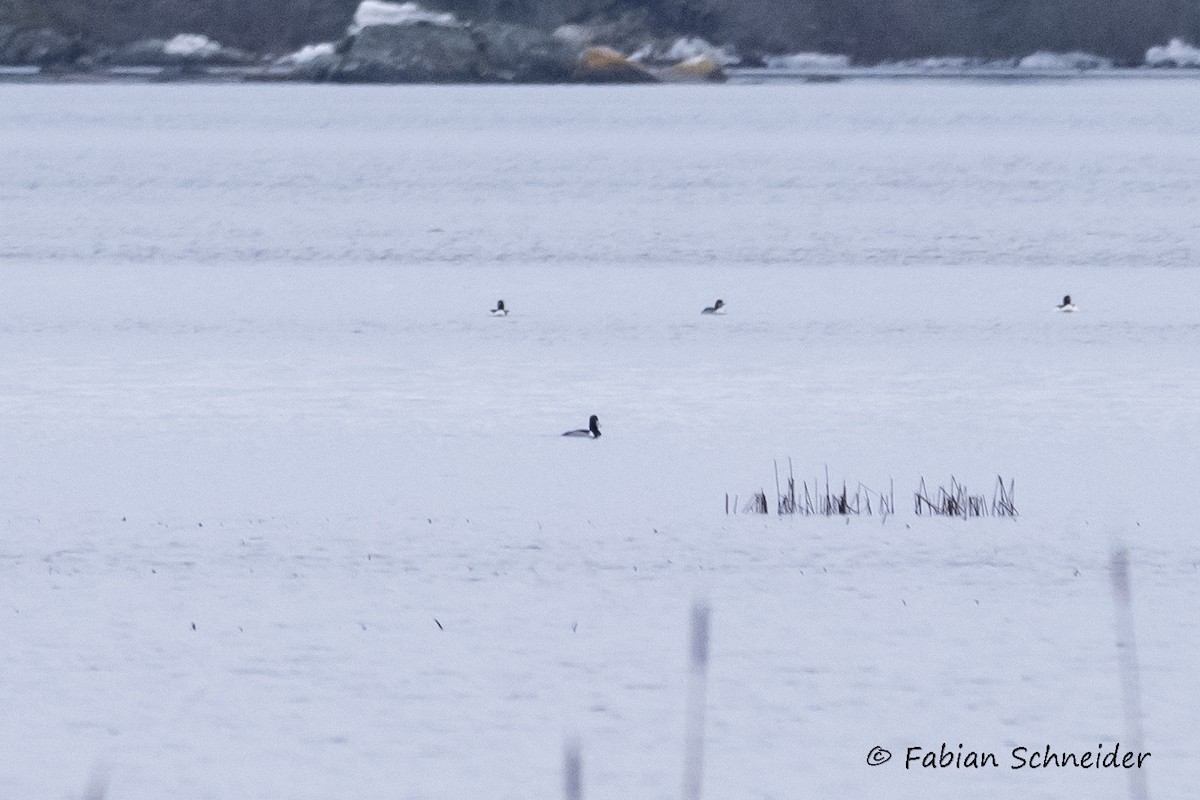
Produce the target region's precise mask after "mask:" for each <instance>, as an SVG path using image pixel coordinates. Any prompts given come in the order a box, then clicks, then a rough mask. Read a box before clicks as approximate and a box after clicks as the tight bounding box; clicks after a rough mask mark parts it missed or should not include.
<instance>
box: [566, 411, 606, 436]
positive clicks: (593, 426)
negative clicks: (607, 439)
mask: <svg viewBox="0 0 1200 800" xmlns="http://www.w3.org/2000/svg"><path fill="white" fill-rule="evenodd" d="M563 436H582V437H587V438H588V439H599V438H600V418H599V417H597V416H596V415H595V414H592V416H591V417H590V418H589V419H588V426H587V427H586V428H580V429H578V430H574V431H567V432H566V433H564V434H563Z"/></svg>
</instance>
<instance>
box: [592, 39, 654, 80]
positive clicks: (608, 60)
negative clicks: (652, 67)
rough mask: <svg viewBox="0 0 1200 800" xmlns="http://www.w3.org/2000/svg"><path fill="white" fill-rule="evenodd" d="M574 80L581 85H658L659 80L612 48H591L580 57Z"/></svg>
mask: <svg viewBox="0 0 1200 800" xmlns="http://www.w3.org/2000/svg"><path fill="white" fill-rule="evenodd" d="M572 79H573V80H575V81H578V82H580V83H657V82H658V78H657V77H655V76H654V75H653V74H651V73H650V71H649V70H647V69H646V68H645V67H643V66H642V65H641V64H637V63H634V62H633V61H630V60H629V59H628V58H626V57H625V56H623V55H622V54H620V53H618V52H617V51H616V50H613V49H612V48H611V47H589V48H588V49H586V50H584V51H583V54H582V55H580V56H579V61H578V62H577V63H576V65H575V72H574V73H573V75H572Z"/></svg>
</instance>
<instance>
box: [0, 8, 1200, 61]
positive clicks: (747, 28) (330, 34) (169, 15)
mask: <svg viewBox="0 0 1200 800" xmlns="http://www.w3.org/2000/svg"><path fill="white" fill-rule="evenodd" d="M357 5H358V0H0V23H8V24H16V25H18V26H22V27H24V26H30V25H44V26H49V27H53V28H57V29H59V30H61V31H63V32H66V33H72V34H79V35H81V36H83V37H84V38H85V39H87V40H88V41H92V42H95V43H97V44H121V43H125V42H129V41H132V40H134V39H139V38H145V37H151V36H160V37H162V36H171V35H173V34H176V33H179V32H189V33H203V34H206V35H208V36H210V37H212V38H214V39H216V40H218V41H220V42H222V43H223V44H227V45H232V46H235V47H241V48H245V49H248V50H253V51H259V52H265V51H279V50H283V49H288V48H292V47H296V46H298V45H302V44H306V43H309V42H316V41H329V40H333V39H337V38H339V37H340V36H341V34H342V32H343V31H344V30H345V28H346V25H347V23H348V22H349V20H350V18H351V16H352V15H353V13H354V9H355V7H356V6H357ZM423 5H425V6H427V7H429V8H434V9H439V10H442V9H444V10H449V11H454V12H455V13H457V14H459V15H460V16H461V17H463V18H465V19H475V20H485V19H499V20H503V21H508V22H521V23H525V24H529V25H533V26H535V27H540V28H546V29H551V28H554V27H556V26H558V25H561V24H564V23H567V22H576V23H581V22H584V23H585V22H590V21H595V20H617V19H622V18H624V19H625V20H626V21H627V22H630V21H634V22H636V23H637V24H638V25H640V26H642V27H644V28H645V31H646V33H647V34H652V35H663V36H666V35H676V34H694V35H701V36H704V37H705V38H708V39H709V40H710V41H713V42H714V43H717V44H723V43H727V42H732V43H735V44H737V45H738V46H739V47H740V48H741V49H742V50H743V51H745V52H748V53H762V52H780V53H781V52H795V51H800V50H818V51H824V52H830V53H845V54H848V55H850V56H852V57H853V58H854V60H855V61H856V62H859V63H873V62H877V61H881V60H893V59H904V58H919V57H923V56H934V55H960V56H978V57H986V58H1005V57H1014V56H1021V55H1026V54H1028V53H1030V52H1033V51H1035V50H1055V51H1068V50H1084V51H1088V52H1092V53H1096V54H1098V55H1103V56H1108V57H1110V58H1113V59H1115V60H1116V61H1118V63H1140V62H1141V60H1142V57H1143V55H1144V54H1145V51H1146V48H1147V47H1149V46H1150V45H1153V44H1161V43H1165V42H1166V41H1167V40H1168V39H1169V38H1171V37H1175V36H1178V37H1182V38H1184V39H1187V40H1190V41H1191V42H1193V43H1197V42H1200V0H641V1H640V2H639V1H638V0H625V1H624V2H623V1H622V0H430V2H427V3H423Z"/></svg>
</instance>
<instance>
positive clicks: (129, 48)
mask: <svg viewBox="0 0 1200 800" xmlns="http://www.w3.org/2000/svg"><path fill="white" fill-rule="evenodd" d="M166 47H167V40H166V39H139V40H137V41H136V42H130V43H129V44H126V45H122V46H121V47H118V48H116V49H115V50H112V51H111V52H109V53H107V54H106V55H105V56H104V57H103V63H104V64H106V65H109V66H117V67H181V68H187V67H198V66H200V67H242V66H248V65H250V64H253V63H254V62H255V61H256V59H255V57H254V56H253V55H251V54H250V53H246V52H244V51H242V50H238V49H236V48H233V47H222V46H220V45H216V46H215V47H214V48H213V49H211V50H205V51H203V52H198V53H188V54H185V53H168V52H167V50H166Z"/></svg>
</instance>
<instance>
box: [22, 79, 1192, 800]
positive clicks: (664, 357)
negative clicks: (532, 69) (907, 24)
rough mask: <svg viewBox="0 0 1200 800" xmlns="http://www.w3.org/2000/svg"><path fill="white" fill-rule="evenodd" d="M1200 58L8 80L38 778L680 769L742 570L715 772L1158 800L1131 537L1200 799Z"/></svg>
mask: <svg viewBox="0 0 1200 800" xmlns="http://www.w3.org/2000/svg"><path fill="white" fill-rule="evenodd" d="M1198 101H1200V81H1195V82H1193V81H1185V80H1180V81H1138V80H1129V79H1125V80H1113V81H1104V80H1094V81H1075V82H1072V81H1059V82H1055V81H1044V82H1030V81H1026V82H1017V83H996V82H968V81H961V82H960V81H929V82H920V81H903V82H886V81H879V82H861V83H859V82H844V83H838V84H798V85H772V86H726V87H653V88H645V87H641V88H596V87H587V88H585V87H531V88H498V87H490V88H455V87H437V88H427V87H410V88H378V87H376V88H353V87H302V86H50V85H33V86H26V85H20V86H15V85H8V86H2V85H0V453H2V454H3V456H2V457H0V641H2V642H4V657H3V659H2V660H0V708H3V713H2V714H0V798H8V797H13V798H17V797H21V798H27V797H69V796H78V795H79V794H80V793H82V792H83V790H84V787H85V786H86V785H87V784H88V782H89V780H99V781H101V782H104V781H107V783H108V785H109V787H110V791H109V796H110V797H112V798H122V800H124V799H125V798H146V799H147V800H149V798H162V797H195V798H210V797H211V798H223V799H224V798H264V799H265V798H280V797H289V798H314V799H315V798H329V797H350V796H355V797H362V798H385V797H386V798H395V797H403V798H410V797H411V798H439V799H440V798H445V799H446V800H459V799H460V798H464V797H494V798H528V797H534V796H539V797H554V796H558V795H560V794H561V775H560V761H561V750H562V744H563V741H564V738H565V737H569V736H575V737H578V739H579V740H580V742H581V745H582V747H583V753H584V776H585V779H584V784H585V796H587V797H594V798H604V797H612V798H617V797H622V798H623V797H639V798H648V799H656V798H673V797H678V795H679V785H680V778H681V776H682V758H683V731H684V707H685V699H686V692H685V687H686V676H687V660H686V656H687V652H686V635H687V630H686V623H687V615H688V611H689V606H690V604H691V602H692V600H693V598H697V597H699V598H706V599H707V600H708V601H709V602H710V604H711V605H712V609H713V637H712V647H713V649H712V674H711V676H710V682H709V687H708V741H707V754H708V759H707V763H706V768H705V778H706V789H705V796H706V797H710V798H801V797H873V798H876V797H877V798H905V799H908V798H912V799H913V800H916V798H922V800H924V799H925V798H934V799H935V800H936V799H938V798H945V799H946V800H950V799H951V798H954V799H955V800H957V798H961V797H963V796H966V795H968V794H971V793H974V794H979V795H981V796H988V797H997V798H1021V800H1034V799H1037V798H1046V799H1047V800H1049V798H1055V799H1058V798H1063V797H1088V798H1097V799H1098V800H1118V799H1119V798H1125V797H1127V796H1128V795H1127V788H1126V779H1127V776H1126V774H1125V773H1124V771H1123V770H1115V771H1114V770H1030V769H1025V770H1011V769H1009V765H1010V764H1011V763H1012V760H1011V759H1010V758H1009V757H1008V755H1007V754H1008V753H1009V751H1011V749H1012V748H1013V747H1017V746H1026V747H1029V748H1031V749H1041V748H1044V747H1045V746H1046V745H1047V744H1049V745H1051V747H1052V749H1054V750H1055V751H1058V752H1061V751H1072V752H1079V753H1083V752H1094V751H1096V749H1097V746H1098V745H1103V746H1104V747H1109V748H1111V747H1112V745H1113V744H1114V743H1116V742H1118V741H1119V742H1121V743H1122V748H1123V749H1125V748H1127V747H1128V746H1129V740H1128V729H1127V724H1126V722H1125V720H1124V716H1123V710H1122V709H1123V705H1122V698H1121V693H1120V687H1121V684H1120V680H1119V677H1118V671H1117V647H1116V635H1117V634H1116V629H1115V624H1114V612H1113V601H1112V595H1111V591H1110V588H1109V576H1108V571H1107V563H1108V558H1109V554H1110V551H1111V548H1112V547H1113V546H1115V545H1116V544H1117V543H1124V544H1126V545H1128V546H1129V547H1130V548H1131V552H1132V574H1133V589H1134V591H1133V594H1134V603H1135V608H1134V612H1135V621H1136V623H1137V626H1138V637H1139V641H1138V645H1139V650H1138V655H1139V658H1140V662H1141V665H1142V676H1141V679H1142V691H1143V700H1144V705H1145V719H1144V727H1145V731H1146V745H1145V749H1146V750H1149V751H1151V752H1153V756H1152V757H1151V758H1150V759H1149V762H1148V766H1147V772H1146V776H1147V778H1148V780H1149V783H1150V786H1151V789H1152V790H1153V792H1154V795H1155V796H1159V797H1183V796H1186V795H1187V794H1188V792H1190V791H1191V787H1193V786H1195V785H1196V784H1197V782H1200V762H1197V759H1196V758H1195V752H1196V751H1197V749H1198V748H1200V740H1198V737H1197V732H1196V728H1195V724H1194V710H1195V708H1196V705H1197V700H1198V699H1200V698H1198V697H1197V692H1196V689H1195V688H1194V687H1195V680H1194V676H1195V675H1196V674H1197V671H1198V670H1200V647H1198V646H1197V645H1196V642H1197V633H1198V630H1197V621H1196V615H1195V612H1194V609H1195V608H1197V607H1200V569H1198V568H1197V564H1200V544H1197V537H1198V536H1200V529H1198V528H1200V525H1198V523H1197V522H1196V519H1195V515H1194V511H1193V506H1194V503H1195V496H1196V491H1197V486H1198V485H1200V359H1198V358H1197V356H1198V354H1200V308H1198V306H1197V302H1196V300H1197V295H1198V294H1200V273H1198V272H1197V256H1198V255H1200V213H1198V212H1200V147H1197V146H1196V143H1197V141H1198V134H1200V102H1198ZM1066 293H1070V294H1072V296H1073V297H1074V298H1075V300H1076V302H1077V304H1078V305H1079V309H1080V310H1079V312H1078V313H1076V314H1074V315H1064V314H1059V313H1056V312H1054V311H1053V310H1052V308H1053V306H1054V304H1055V303H1057V302H1058V301H1059V300H1060V298H1061V297H1062V295H1064V294H1066ZM717 297H721V298H723V299H724V300H725V301H726V303H727V306H728V314H727V315H725V316H724V317H701V316H700V314H699V310H700V309H701V308H703V307H704V306H706V305H710V304H711V303H712V302H713V300H715V299H716V298H717ZM498 298H504V299H505V300H506V302H507V304H508V306H509V308H510V309H512V314H511V315H510V316H508V317H507V318H503V319H493V318H491V317H489V316H488V315H487V310H488V309H489V308H491V307H492V306H493V305H494V303H495V301H496V300H497V299H498ZM593 413H595V414H598V415H599V416H600V424H601V428H602V430H603V434H604V435H603V437H602V438H601V439H600V440H599V441H595V442H592V441H582V440H572V439H562V438H560V437H559V436H558V434H559V433H560V432H561V431H563V430H566V429H568V428H575V427H579V426H581V425H584V424H586V421H587V417H588V415H589V414H593ZM788 457H791V458H792V459H793V462H794V464H795V469H796V471H797V472H798V473H799V474H798V475H797V478H798V479H800V478H806V479H808V480H809V481H810V483H811V480H812V478H813V477H815V476H816V475H818V474H819V475H820V476H821V477H822V479H823V477H824V470H825V468H826V466H828V468H829V471H830V474H831V480H832V481H834V482H835V483H837V484H839V485H840V482H841V481H842V480H843V479H844V480H847V481H849V483H850V485H851V486H854V485H855V483H856V482H857V481H860V480H861V481H863V482H864V483H865V484H867V485H868V486H871V487H873V488H876V489H880V488H884V487H886V486H888V485H889V483H890V482H893V481H894V485H895V494H896V501H897V513H896V515H895V516H893V517H890V518H888V519H886V520H881V519H880V518H879V517H869V518H868V517H862V518H854V519H851V520H849V522H848V523H847V522H846V521H843V520H840V519H835V520H810V519H786V520H779V519H776V518H774V517H765V518H764V517H760V516H754V515H738V516H726V514H725V495H726V493H727V492H728V493H731V494H736V495H737V496H738V497H739V498H740V499H743V500H744V498H745V497H746V496H747V495H748V494H749V493H751V492H754V491H757V490H759V489H760V488H763V489H765V490H766V492H767V494H768V495H770V496H772V498H773V495H774V472H773V469H772V463H773V460H775V459H786V458H788ZM998 473H999V474H1002V475H1004V476H1005V477H1006V478H1012V479H1015V481H1016V486H1017V497H1018V503H1017V505H1018V508H1019V510H1020V511H1021V516H1020V518H1019V519H1017V520H1015V521H1013V520H986V521H971V522H963V521H948V520H931V519H928V518H924V517H916V516H914V514H913V513H912V491H913V489H914V488H915V487H916V483H917V481H918V480H919V479H920V478H921V477H922V476H924V477H925V478H926V479H927V480H928V481H929V482H930V483H931V484H933V483H941V482H948V480H949V477H950V475H951V474H953V475H955V476H956V477H958V478H959V479H962V480H965V481H967V482H968V484H970V485H971V486H972V488H974V489H976V490H977V491H979V492H981V493H986V494H988V495H989V496H990V494H991V488H992V485H993V482H994V480H995V476H996V474H998ZM942 742H946V743H947V744H948V746H949V747H950V748H951V749H957V745H958V744H959V743H963V744H964V749H966V750H976V751H992V752H995V753H997V754H998V755H999V761H1000V767H999V768H996V769H990V768H989V769H984V770H954V769H948V770H917V769H912V770H905V769H904V755H905V748H906V747H908V746H920V747H923V748H926V749H929V748H932V749H934V750H936V749H937V748H938V746H939V745H940V744H941V743H942ZM875 745H880V746H883V747H886V748H888V749H889V750H891V751H892V752H893V753H894V757H893V760H892V761H891V762H889V763H887V764H885V765H881V766H868V765H867V762H866V758H867V753H868V751H870V749H871V748H872V747H873V746H875Z"/></svg>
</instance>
